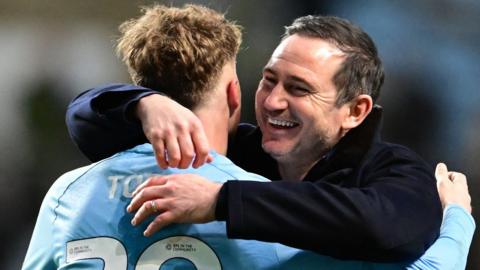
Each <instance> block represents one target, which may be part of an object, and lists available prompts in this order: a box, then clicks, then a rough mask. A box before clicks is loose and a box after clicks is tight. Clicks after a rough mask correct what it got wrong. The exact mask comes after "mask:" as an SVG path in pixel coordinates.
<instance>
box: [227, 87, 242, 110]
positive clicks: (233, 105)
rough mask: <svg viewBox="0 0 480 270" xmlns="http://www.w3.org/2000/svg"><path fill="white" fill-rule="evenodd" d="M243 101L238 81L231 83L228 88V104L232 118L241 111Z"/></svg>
mask: <svg viewBox="0 0 480 270" xmlns="http://www.w3.org/2000/svg"><path fill="white" fill-rule="evenodd" d="M241 100H242V97H241V93H240V85H239V83H238V80H232V81H230V82H229V83H228V86H227V102H228V111H229V116H230V117H231V116H232V115H234V114H236V113H238V111H239V110H240V105H241Z"/></svg>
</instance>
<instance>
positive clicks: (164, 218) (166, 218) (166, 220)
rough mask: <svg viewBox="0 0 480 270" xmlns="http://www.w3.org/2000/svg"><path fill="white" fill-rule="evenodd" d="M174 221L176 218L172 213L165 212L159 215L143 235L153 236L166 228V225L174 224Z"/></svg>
mask: <svg viewBox="0 0 480 270" xmlns="http://www.w3.org/2000/svg"><path fill="white" fill-rule="evenodd" d="M173 220H174V216H173V214H172V213H170V212H164V213H162V214H160V215H158V216H157V217H156V218H155V219H154V220H153V221H152V222H151V223H150V224H149V225H148V227H147V229H145V231H144V232H143V235H144V236H146V237H149V236H151V235H152V234H154V233H155V232H157V231H159V230H160V229H161V228H163V227H165V226H166V225H168V224H170V223H172V222H173Z"/></svg>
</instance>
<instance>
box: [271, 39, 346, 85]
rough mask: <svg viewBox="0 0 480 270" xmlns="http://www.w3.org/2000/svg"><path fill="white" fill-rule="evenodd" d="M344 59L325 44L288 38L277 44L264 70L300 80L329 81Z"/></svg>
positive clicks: (343, 55) (313, 40)
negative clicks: (301, 78)
mask: <svg viewBox="0 0 480 270" xmlns="http://www.w3.org/2000/svg"><path fill="white" fill-rule="evenodd" d="M345 56H346V55H345V53H344V52H342V51H341V50H340V49H339V48H338V47H337V46H336V45H334V44H333V43H331V42H329V41H326V40H323V39H320V38H313V37H304V36H299V35H292V36H290V37H288V38H286V39H284V40H283V41H282V42H281V43H280V44H279V45H278V47H277V48H276V49H275V51H274V52H273V54H272V57H271V58H270V61H269V62H268V64H267V66H266V69H267V70H271V71H273V72H275V73H281V74H282V73H285V75H295V76H298V77H305V78H304V79H332V78H333V75H334V74H335V73H336V71H337V70H338V68H340V66H341V64H342V62H343V61H344V59H345ZM292 73H293V74H292Z"/></svg>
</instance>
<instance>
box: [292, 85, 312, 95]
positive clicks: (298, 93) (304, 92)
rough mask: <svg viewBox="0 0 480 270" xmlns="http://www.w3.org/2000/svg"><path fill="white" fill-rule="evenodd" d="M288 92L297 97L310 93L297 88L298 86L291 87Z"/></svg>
mask: <svg viewBox="0 0 480 270" xmlns="http://www.w3.org/2000/svg"><path fill="white" fill-rule="evenodd" d="M290 91H291V92H292V94H294V95H298V96H303V95H308V94H309V93H310V91H309V90H308V89H306V88H303V87H298V86H293V87H291V88H290Z"/></svg>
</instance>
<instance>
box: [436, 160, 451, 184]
mask: <svg viewBox="0 0 480 270" xmlns="http://www.w3.org/2000/svg"><path fill="white" fill-rule="evenodd" d="M435 177H436V178H437V182H438V181H441V180H444V179H447V177H448V169H447V165H445V163H438V164H437V168H436V169H435Z"/></svg>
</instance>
